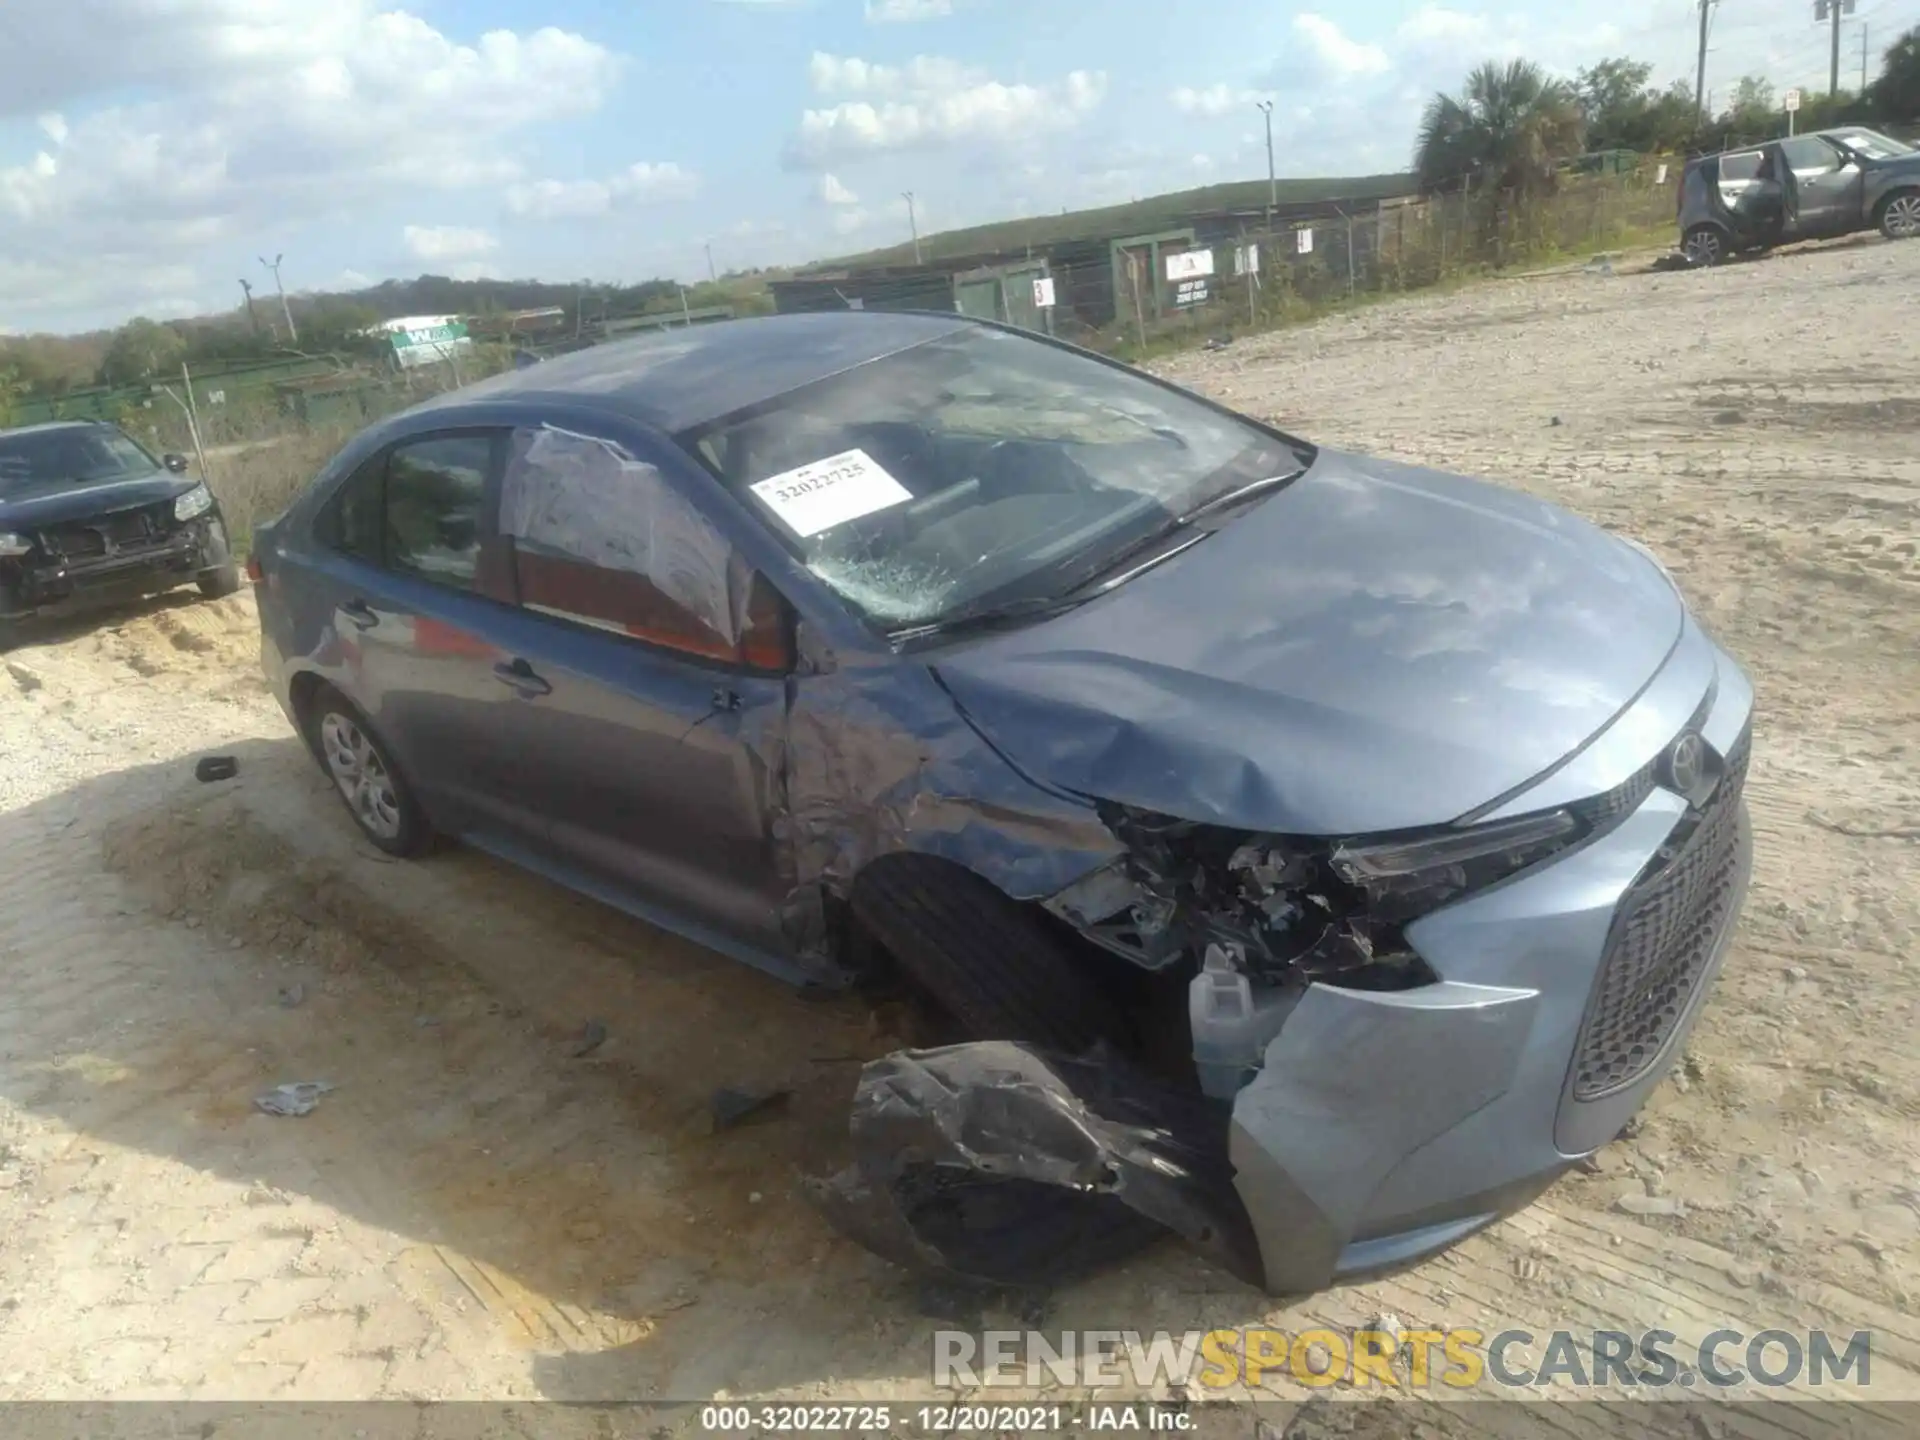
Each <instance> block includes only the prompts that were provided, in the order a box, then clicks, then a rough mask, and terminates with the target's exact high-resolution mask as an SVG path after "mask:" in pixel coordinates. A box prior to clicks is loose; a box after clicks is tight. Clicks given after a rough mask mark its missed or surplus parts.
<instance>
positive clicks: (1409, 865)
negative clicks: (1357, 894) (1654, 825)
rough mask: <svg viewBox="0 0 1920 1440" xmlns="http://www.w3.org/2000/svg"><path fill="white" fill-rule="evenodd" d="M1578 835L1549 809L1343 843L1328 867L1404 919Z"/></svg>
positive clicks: (1566, 817) (1564, 815)
mask: <svg viewBox="0 0 1920 1440" xmlns="http://www.w3.org/2000/svg"><path fill="white" fill-rule="evenodd" d="M1579 830H1580V822H1579V821H1578V820H1576V819H1574V817H1573V816H1572V815H1571V814H1570V813H1568V812H1567V811H1565V810H1549V811H1547V812H1545V813H1544V814H1540V815H1522V816H1519V817H1517V818H1516V819H1512V820H1495V821H1493V822H1491V823H1490V824H1485V825H1473V826H1469V827H1467V828H1466V829H1462V830H1447V831H1442V832H1441V833H1439V834H1434V835H1425V836H1421V837H1418V838H1414V839H1399V840H1380V841H1373V842H1366V841H1359V842H1350V843H1342V844H1338V845H1335V846H1334V847H1333V850H1332V853H1331V854H1330V855H1329V856H1328V863H1329V864H1330V865H1331V866H1332V867H1333V872H1334V873H1335V874H1336V875H1338V876H1339V877H1340V878H1341V879H1342V880H1344V881H1346V882H1347V883H1348V884H1350V885H1354V886H1357V887H1358V888H1360V889H1361V890H1364V891H1365V892H1366V894H1367V896H1368V898H1369V899H1370V900H1371V901H1372V902H1373V904H1374V905H1375V906H1376V907H1378V908H1381V909H1383V910H1385V911H1387V912H1388V913H1390V914H1392V915H1394V916H1395V917H1397V918H1401V919H1409V920H1410V919H1412V918H1413V917H1414V916H1416V915H1423V914H1425V913H1426V912H1427V911H1429V910H1435V909H1438V908H1439V907H1440V906H1442V905H1444V904H1446V903H1447V902H1448V901H1449V900H1452V899H1454V898H1455V897H1456V896H1460V895H1464V894H1466V893H1468V892H1469V891H1472V890H1480V889H1484V888H1485V887H1486V886H1488V885H1491V884H1493V883H1494V882H1495V881H1498V880H1503V879H1505V878H1506V877H1507V876H1509V875H1512V874H1514V873H1515V872H1516V871H1520V870H1524V869H1526V868H1527V867H1528V866H1529V865H1532V864H1534V863H1535V862H1536V861H1540V860H1544V859H1545V858H1546V857H1547V856H1549V855H1551V854H1552V853H1553V852H1554V851H1556V850H1558V849H1560V848H1561V847H1562V846H1564V845H1565V844H1566V843H1567V842H1568V841H1569V840H1570V839H1572V838H1573V837H1574V836H1575V835H1576V834H1578V833H1579Z"/></svg>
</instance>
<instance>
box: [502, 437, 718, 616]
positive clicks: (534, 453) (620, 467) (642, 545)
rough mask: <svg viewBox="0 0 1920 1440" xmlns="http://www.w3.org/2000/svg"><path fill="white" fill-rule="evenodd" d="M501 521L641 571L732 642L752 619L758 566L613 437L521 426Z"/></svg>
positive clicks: (575, 554)
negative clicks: (751, 564)
mask: <svg viewBox="0 0 1920 1440" xmlns="http://www.w3.org/2000/svg"><path fill="white" fill-rule="evenodd" d="M500 528H501V531H502V532H503V533H504V534H507V535H510V536H512V537H514V539H516V540H519V541H526V542H529V543H530V544H532V545H535V546H538V547H542V548H544V549H547V550H551V551H555V552H557V553H559V554H561V555H564V556H566V557H568V558H570V559H574V560H579V561H582V562H584V563H586V564H588V565H591V566H595V567H597V568H599V569H603V570H615V571H625V572H628V573H630V574H636V575H642V576H644V577H646V579H647V580H649V581H651V582H652V584H653V585H654V587H655V588H656V589H658V590H659V591H660V592H661V593H662V594H664V595H666V596H668V597H669V598H670V599H672V600H674V601H676V602H677V603H679V604H680V605H681V606H683V607H685V609H686V610H687V611H688V612H689V613H690V614H691V615H692V616H693V617H695V618H696V619H698V620H700V621H701V622H702V623H704V624H705V625H707V626H708V627H709V628H711V629H712V630H713V632H714V633H715V634H716V635H719V636H721V637H722V638H724V639H725V640H726V641H727V642H728V643H730V644H731V643H735V642H737V641H738V640H739V638H740V635H741V633H742V631H743V630H744V629H745V628H746V610H747V604H748V598H749V594H750V589H751V585H750V582H751V579H752V576H751V571H750V569H749V568H748V567H747V566H746V564H745V562H744V561H741V560H738V559H737V558H736V557H735V556H734V554H733V552H732V547H730V546H729V545H728V544H727V541H726V540H725V538H724V537H723V536H721V535H720V533H719V532H718V531H717V530H715V529H714V528H713V526H712V525H710V524H708V523H707V520H706V518H705V517H704V516H702V515H701V514H700V512H699V511H697V510H696V509H694V507H693V506H692V505H691V504H690V503H689V502H688V501H687V500H686V498H685V497H683V496H682V495H680V494H679V492H678V491H676V490H675V489H674V487H673V486H672V485H670V484H669V483H667V481H666V480H665V479H664V478H663V477H662V476H661V474H660V472H659V470H658V469H656V468H655V467H654V466H652V465H649V464H646V463H645V462H643V461H639V460H635V459H633V458H632V457H631V456H630V455H628V454H627V453H626V452H625V451H624V450H622V449H621V448H620V447H619V446H618V445H616V444H614V443H613V442H612V441H608V440H601V439H597V438H595V437H593V436H590V435H577V434H574V433H573V432H571V431H567V430H561V429H558V428H556V427H554V426H546V427H543V428H541V429H538V430H521V431H517V432H515V434H514V437H513V451H512V453H511V455H510V456H509V457H508V461H507V472H506V483H505V486H504V489H503V492H502V494H501V498H500Z"/></svg>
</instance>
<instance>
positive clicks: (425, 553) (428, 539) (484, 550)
mask: <svg viewBox="0 0 1920 1440" xmlns="http://www.w3.org/2000/svg"><path fill="white" fill-rule="evenodd" d="M499 444H500V438H499V434H498V432H485V431H472V432H467V433H463V434H458V435H431V436H426V437H423V438H421V439H418V440H409V441H407V442H406V443H404V444H401V445H397V446H395V447H394V448H393V449H391V450H387V451H383V452H382V453H381V454H380V455H378V456H376V457H375V458H374V459H372V460H370V461H368V462H367V463H366V464H364V465H362V466H361V467H360V468H359V469H358V470H356V471H355V472H354V473H353V474H352V475H350V476H348V477H347V479H346V480H345V481H344V482H342V484H341V486H340V488H339V489H338V490H336V491H335V492H334V493H333V495H332V497H331V498H330V499H329V500H328V501H327V503H326V505H325V506H324V507H323V508H322V509H321V511H320V513H319V515H318V516H316V517H315V521H314V537H315V538H316V539H317V540H319V542H320V543H321V544H323V545H325V546H327V547H328V548H329V549H332V550H337V551H339V552H340V553H341V554H344V555H351V556H353V557H354V558H355V559H356V560H364V561H366V562H367V563H368V564H371V565H378V566H380V567H382V568H383V569H387V570H393V571H397V572H399V573H401V574H404V575H414V576H418V577H419V578H420V579H422V580H429V581H432V582H433V583H434V584H436V585H444V586H447V587H448V588H450V589H455V590H476V591H480V592H482V593H484V594H488V595H490V596H492V597H494V598H507V597H508V594H509V592H508V591H507V588H506V586H505V584H504V583H503V582H502V581H501V580H500V579H499V578H498V575H497V571H498V569H499V561H500V553H499V551H500V547H499V545H498V544H497V542H490V537H489V528H488V526H487V523H486V520H487V506H488V497H489V482H490V480H491V478H492V477H493V475H494V473H495V456H496V454H497V451H498V446H499Z"/></svg>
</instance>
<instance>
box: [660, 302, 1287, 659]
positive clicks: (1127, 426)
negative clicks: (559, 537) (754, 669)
mask: <svg viewBox="0 0 1920 1440" xmlns="http://www.w3.org/2000/svg"><path fill="white" fill-rule="evenodd" d="M681 439H682V442H683V443H684V444H685V445H687V446H688V447H689V448H690V449H691V450H692V451H693V452H694V453H695V454H697V455H698V456H699V457H700V459H701V460H702V461H703V462H704V463H705V464H707V465H708V466H709V468H711V469H712V470H713V471H714V473H715V474H716V475H718V476H719V477H720V479H721V481H722V482H723V483H724V484H725V485H726V486H727V487H728V488H729V489H730V490H732V491H733V493H734V494H735V495H736V496H737V497H738V498H739V499H740V500H741V502H742V503H743V504H744V505H745V506H746V507H747V508H748V509H749V510H751V511H752V512H753V513H754V514H756V515H757V516H758V517H759V518H760V520H761V521H762V522H763V523H764V524H765V525H766V526H767V527H768V528H769V530H771V531H772V533H773V534H774V535H775V536H776V537H778V538H779V539H780V540H781V541H782V542H783V543H784V544H785V545H787V547H788V548H789V549H790V550H791V551H792V552H793V553H794V554H795V555H796V556H797V557H798V558H799V560H800V561H801V562H802V563H803V564H804V565H806V566H807V568H808V569H809V570H811V571H812V573H813V574H814V575H815V576H817V577H818V578H819V579H820V580H821V581H822V582H824V583H825V584H826V585H827V586H828V587H829V588H831V589H832V590H833V591H834V592H835V593H836V594H837V595H838V596H839V597H840V598H841V599H842V600H843V601H844V602H845V603H846V604H847V605H848V606H849V607H851V608H852V609H853V610H854V611H855V612H856V613H858V614H860V615H862V616H863V617H865V618H866V619H867V620H868V621H869V622H870V623H872V624H874V625H876V626H877V627H879V628H882V629H885V630H906V629H910V628H914V627H917V626H920V625H925V624H929V623H936V622H939V621H940V620H942V619H943V618H945V617H948V616H952V615H955V614H957V613H958V612H959V611H960V610H962V609H966V610H974V609H976V608H978V607H979V606H982V605H997V604H999V603H1001V602H1002V601H1016V600H1025V599H1036V600H1045V599H1046V598H1048V591H1049V589H1050V588H1051V587H1057V586H1059V585H1061V584H1062V583H1064V581H1065V577H1066V576H1067V575H1068V574H1070V573H1071V574H1076V575H1077V574H1079V573H1082V572H1083V571H1084V569H1085V567H1086V566H1087V565H1088V564H1090V563H1091V564H1094V565H1097V564H1098V563H1099V561H1100V558H1101V557H1102V556H1118V555H1120V554H1122V553H1123V552H1125V551H1127V550H1130V549H1132V548H1133V547H1135V546H1136V545H1138V544H1139V543H1141V542H1142V541H1144V540H1146V539H1148V538H1150V537H1151V536H1152V535H1153V534H1154V533H1156V532H1157V531H1159V530H1161V529H1164V528H1166V527H1167V526H1168V525H1169V523H1177V517H1179V516H1181V515H1182V514H1184V513H1185V512H1186V511H1188V510H1190V509H1192V508H1194V507H1196V506H1198V505H1201V504H1204V503H1206V502H1207V501H1209V500H1211V499H1214V498H1217V497H1218V496H1220V495H1223V494H1225V493H1227V492H1228V491H1231V490H1235V489H1238V488H1240V487H1241V486H1243V485H1246V484H1249V483H1251V482H1254V481H1257V480H1261V479H1266V478H1271V477H1274V476H1277V475H1286V474H1291V473H1292V472H1294V471H1296V470H1298V469H1299V467H1300V465H1301V463H1302V456H1301V454H1300V453H1299V452H1297V451H1296V450H1295V449H1294V448H1293V447H1292V446H1290V445H1289V444H1288V443H1286V442H1285V441H1282V440H1281V439H1279V438H1278V437H1276V436H1274V435H1272V434H1270V433H1268V432H1266V431H1263V430H1260V429H1258V428H1256V427H1254V426H1253V425H1250V424H1248V423H1246V422H1244V421H1241V420H1239V419H1236V418H1235V417H1233V416H1231V415H1227V414H1224V413H1222V412H1220V411H1217V410H1214V409H1212V408H1211V407H1209V406H1206V405H1203V404H1201V403H1200V402H1199V401H1197V400H1194V399H1190V398H1189V397H1187V396H1184V395H1182V394H1181V393H1179V392H1178V391H1175V390H1170V389H1167V388H1166V387H1163V386H1160V385H1158V384H1155V383H1153V382H1152V381H1150V380H1148V379H1146V378H1145V377H1143V376H1139V375H1135V374H1133V373H1130V372H1129V371H1127V370H1125V369H1123V368H1120V367H1117V366H1112V365H1107V364H1103V363H1101V362H1099V361H1096V360H1093V359H1091V358H1088V357H1086V356H1082V355H1078V354H1075V353H1074V352H1072V351H1070V350H1064V349H1060V348H1057V347H1055V346H1051V345H1046V344H1043V343H1041V342H1039V341H1035V340H1030V339H1026V338H1024V337H1021V336H1017V335H1012V334H1009V333H1007V332H1005V331H999V330H990V329H986V328H984V327H982V328H970V329H966V330H961V331H958V332H956V333H954V334H951V335H947V336H943V337H941V338H939V339H937V340H932V341H928V342H924V343H922V344H919V345H916V346H913V347H912V348H910V349H907V350H903V351H901V352H899V353H897V354H894V355H891V356H887V357H885V358H883V359H880V360H876V361H873V362H871V363H869V364H866V365H862V366H859V367H858V368H856V369H854V370H852V371H849V372H846V373H844V374H841V375H837V376H833V377H831V378H829V379H826V380H823V381H820V382H818V383H816V384H813V385H809V386H806V387H804V388H802V389H800V390H796V391H794V392H792V393H791V394H788V395H786V396H783V397H781V398H780V399H779V400H777V401H774V402H772V403H771V404H769V405H763V406H756V407H754V408H752V409H751V410H748V411H746V412H743V413H741V414H738V415H736V416H732V417H728V418H726V419H723V420H721V421H718V422H716V423H715V424H712V425H708V426H703V427H702V428H701V429H700V430H699V431H697V432H695V433H692V434H689V435H686V436H683V437H681Z"/></svg>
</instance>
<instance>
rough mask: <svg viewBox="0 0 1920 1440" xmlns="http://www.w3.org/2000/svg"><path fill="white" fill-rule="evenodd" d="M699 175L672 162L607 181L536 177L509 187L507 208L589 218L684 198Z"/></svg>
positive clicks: (532, 214)
mask: <svg viewBox="0 0 1920 1440" xmlns="http://www.w3.org/2000/svg"><path fill="white" fill-rule="evenodd" d="M699 188H700V180H699V177H698V176H697V175H695V174H693V173H692V172H691V171H689V170H684V169H682V168H681V167H680V166H678V165H676V164H674V163H673V162H672V161H670V160H669V161H665V162H662V163H660V164H651V163H648V162H645V161H642V162H640V163H639V164H635V165H629V166H628V167H627V168H626V169H625V170H622V171H621V172H620V173H619V174H617V175H614V176H612V177H610V178H609V179H606V180H533V181H528V182H524V183H521V184H516V185H511V186H509V187H508V188H507V209H509V210H510V211H512V212H513V213H514V214H515V215H523V216H526V217H528V218H530V219H534V220H585V219H591V218H593V217H594V216H598V215H606V214H608V213H610V212H611V211H613V210H614V209H616V208H618V207H620V206H622V205H629V204H646V203H649V202H652V201H664V200H683V199H685V198H687V197H688V196H690V195H692V194H694V193H696V192H697V191H698V190H699Z"/></svg>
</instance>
